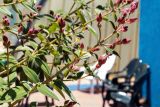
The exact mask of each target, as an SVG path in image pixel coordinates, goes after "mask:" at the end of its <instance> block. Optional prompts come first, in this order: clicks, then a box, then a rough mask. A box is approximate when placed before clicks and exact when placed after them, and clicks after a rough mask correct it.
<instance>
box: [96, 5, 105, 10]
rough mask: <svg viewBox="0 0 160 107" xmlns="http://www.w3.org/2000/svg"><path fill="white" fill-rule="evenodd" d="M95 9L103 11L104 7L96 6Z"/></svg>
mask: <svg viewBox="0 0 160 107" xmlns="http://www.w3.org/2000/svg"><path fill="white" fill-rule="evenodd" d="M96 8H97V9H99V10H104V9H105V7H104V6H102V5H98V6H97V7H96Z"/></svg>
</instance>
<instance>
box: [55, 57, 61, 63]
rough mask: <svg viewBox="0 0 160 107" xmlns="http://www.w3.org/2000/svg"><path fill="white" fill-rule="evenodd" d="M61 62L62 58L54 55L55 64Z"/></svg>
mask: <svg viewBox="0 0 160 107" xmlns="http://www.w3.org/2000/svg"><path fill="white" fill-rule="evenodd" d="M60 64H61V59H60V56H59V55H55V56H54V65H60Z"/></svg>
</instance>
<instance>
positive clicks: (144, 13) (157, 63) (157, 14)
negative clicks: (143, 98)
mask: <svg viewBox="0 0 160 107" xmlns="http://www.w3.org/2000/svg"><path fill="white" fill-rule="evenodd" d="M159 10H160V1H159V0H152V2H149V1H148V0H141V11H140V13H141V15H140V49H139V56H140V58H142V60H143V61H144V62H145V63H147V64H149V65H150V68H151V107H160V82H159V81H160V78H159V77H160V69H159V67H160V48H159V43H160V42H159V41H160V22H159V20H160V11H159Z"/></svg>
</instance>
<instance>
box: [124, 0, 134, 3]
mask: <svg viewBox="0 0 160 107" xmlns="http://www.w3.org/2000/svg"><path fill="white" fill-rule="evenodd" d="M123 2H127V3H131V2H133V0H123Z"/></svg>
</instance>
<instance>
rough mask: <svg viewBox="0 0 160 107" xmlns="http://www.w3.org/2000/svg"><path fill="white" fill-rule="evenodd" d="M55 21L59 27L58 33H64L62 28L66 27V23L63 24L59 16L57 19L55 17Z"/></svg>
mask: <svg viewBox="0 0 160 107" xmlns="http://www.w3.org/2000/svg"><path fill="white" fill-rule="evenodd" d="M56 20H57V22H58V25H59V27H60V33H63V32H64V29H63V28H64V27H65V26H66V23H65V21H64V19H62V18H61V17H60V16H59V17H58V16H57V17H56Z"/></svg>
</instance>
